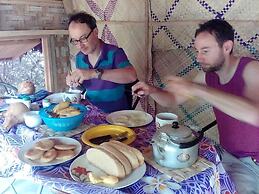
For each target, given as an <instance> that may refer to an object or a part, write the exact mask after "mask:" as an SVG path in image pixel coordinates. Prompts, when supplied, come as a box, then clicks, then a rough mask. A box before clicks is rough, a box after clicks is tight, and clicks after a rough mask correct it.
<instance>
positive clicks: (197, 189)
mask: <svg viewBox="0 0 259 194" xmlns="http://www.w3.org/2000/svg"><path fill="white" fill-rule="evenodd" d="M105 117H106V114H104V113H101V112H100V111H99V110H98V109H97V108H95V107H92V106H91V107H90V110H89V112H88V114H87V116H86V118H85V120H84V123H85V124H86V125H88V124H89V125H90V124H95V125H98V124H103V123H106V121H105ZM2 122H3V119H0V124H1V123H2ZM133 130H134V131H135V132H136V134H137V139H136V140H135V141H134V142H133V143H132V144H131V145H132V146H134V147H136V148H138V149H140V150H142V151H143V150H145V149H146V148H147V146H150V140H151V138H152V135H153V134H154V132H155V124H154V122H152V123H151V124H149V125H147V126H145V127H139V128H134V129H133ZM41 136H42V133H40V132H39V131H37V130H36V129H34V130H32V129H29V128H27V127H26V126H24V125H23V124H19V125H17V126H15V127H13V128H12V129H11V131H10V132H9V133H8V134H6V133H5V134H4V133H2V132H1V134H0V152H1V162H0V167H1V168H0V176H2V177H7V176H16V177H31V178H33V179H34V180H36V181H40V182H42V183H43V184H44V185H45V186H49V187H53V188H57V189H58V190H61V191H64V192H67V193H161V194H170V193H177V194H178V193H179V194H180V193H184V194H186V193H188V194H189V193H192V194H194V193H197V194H198V193H202V194H204V193H224V194H228V193H236V192H235V187H234V185H233V183H232V182H231V180H230V178H229V176H228V174H227V173H226V172H225V170H224V168H223V166H222V164H221V163H220V160H219V157H218V155H217V152H216V150H215V148H214V146H213V145H212V143H211V142H210V141H209V140H208V139H206V138H204V139H203V140H202V142H201V143H200V146H199V155H200V157H201V158H203V159H206V160H208V161H210V162H212V163H213V164H214V165H213V166H212V167H210V168H207V169H206V170H204V171H202V172H199V173H198V174H196V175H195V176H192V177H190V178H188V179H186V180H183V181H181V182H176V181H174V179H171V178H169V176H167V175H165V174H162V173H161V172H159V171H158V170H157V169H155V168H153V167H152V166H150V165H149V164H147V169H146V173H145V175H144V177H143V178H142V179H140V180H139V181H138V182H136V183H134V184H133V185H131V186H128V187H126V188H122V189H119V190H114V189H111V188H106V187H101V186H97V185H92V184H86V183H79V182H75V181H73V180H72V178H71V177H70V175H69V166H70V164H71V162H72V161H68V162H66V163H63V164H60V165H56V166H49V167H33V168H31V167H30V166H29V165H27V164H23V163H21V162H20V161H19V160H18V158H17V152H18V150H19V148H20V147H21V146H22V145H23V144H24V143H26V142H29V141H32V140H33V139H37V138H40V137H41ZM80 136H81V134H77V135H74V136H73V138H75V139H77V140H79V141H80V142H81V140H80ZM81 143H82V142H81ZM82 145H83V150H82V152H81V154H83V153H85V151H86V150H87V149H88V146H85V145H84V144H83V143H82ZM2 158H3V159H2Z"/></svg>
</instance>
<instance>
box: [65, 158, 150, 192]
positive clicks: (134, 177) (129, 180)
mask: <svg viewBox="0 0 259 194" xmlns="http://www.w3.org/2000/svg"><path fill="white" fill-rule="evenodd" d="M78 166H79V167H83V168H86V170H87V171H92V172H94V174H96V175H97V176H103V175H107V174H105V173H104V172H103V171H102V170H100V169H99V168H96V167H95V166H93V165H92V164H91V163H90V162H89V161H88V160H87V159H86V155H85V154H83V155H81V156H79V157H78V158H76V159H75V160H74V161H73V162H72V164H71V165H70V167H69V173H70V175H71V177H72V178H73V179H74V180H75V181H78V182H81V181H80V180H79V178H77V177H76V176H75V175H73V174H72V169H73V168H76V167H78ZM145 172H146V164H145V163H144V164H142V165H141V166H140V167H138V168H136V169H135V170H134V171H133V172H131V174H130V175H128V176H126V177H125V178H124V179H122V180H120V181H119V182H118V183H116V184H114V185H108V184H104V183H98V184H97V185H101V186H105V187H110V188H113V189H121V188H124V187H127V186H129V185H132V184H133V183H135V182H137V181H138V180H139V179H141V178H142V177H143V176H144V174H145ZM87 183H90V182H87Z"/></svg>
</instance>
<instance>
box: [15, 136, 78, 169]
mask: <svg viewBox="0 0 259 194" xmlns="http://www.w3.org/2000/svg"><path fill="white" fill-rule="evenodd" d="M44 139H54V140H56V141H58V142H60V143H64V144H74V145H76V149H75V156H73V157H72V158H69V159H66V160H56V159H55V160H53V161H51V162H48V163H43V162H41V161H40V160H30V159H28V158H26V157H24V154H25V152H26V151H28V150H29V149H31V148H33V147H34V145H35V143H37V142H38V141H41V140H44ZM81 150H82V145H81V144H80V143H79V141H77V140H75V139H72V138H69V137H47V138H42V139H37V140H35V141H33V142H29V143H27V144H25V145H24V146H22V148H21V149H20V151H19V153H18V158H19V159H20V160H21V161H22V162H24V163H27V164H29V165H31V166H51V165H56V164H60V163H63V162H66V161H68V160H71V159H73V158H75V157H76V156H77V155H78V154H79V153H80V152H81Z"/></svg>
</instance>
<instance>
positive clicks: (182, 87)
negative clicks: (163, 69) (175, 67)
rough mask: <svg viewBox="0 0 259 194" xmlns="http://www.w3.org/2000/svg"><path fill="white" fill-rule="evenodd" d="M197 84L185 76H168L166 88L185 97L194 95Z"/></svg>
mask: <svg viewBox="0 0 259 194" xmlns="http://www.w3.org/2000/svg"><path fill="white" fill-rule="evenodd" d="M194 89H195V84H194V83H193V82H191V81H188V80H186V79H184V78H181V77H178V76H168V77H166V86H165V88H164V90H166V91H168V92H170V93H173V94H174V95H176V96H177V95H181V96H185V97H193V96H195V95H194Z"/></svg>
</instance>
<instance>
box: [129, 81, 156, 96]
mask: <svg viewBox="0 0 259 194" xmlns="http://www.w3.org/2000/svg"><path fill="white" fill-rule="evenodd" d="M153 90H154V87H153V86H150V85H148V84H147V83H145V82H138V83H136V84H135V85H134V86H132V95H136V96H140V97H142V96H147V95H150V94H151V93H152V92H153Z"/></svg>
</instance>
